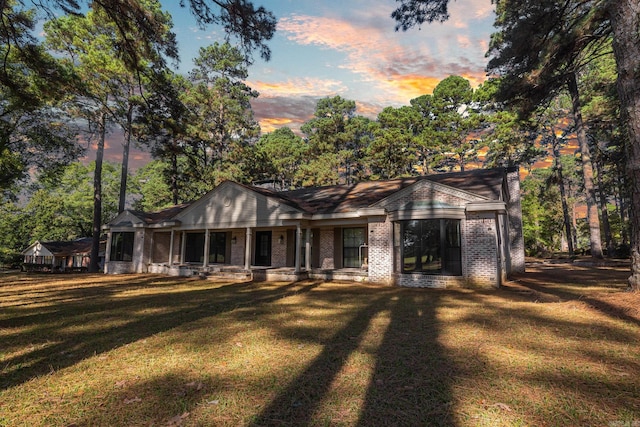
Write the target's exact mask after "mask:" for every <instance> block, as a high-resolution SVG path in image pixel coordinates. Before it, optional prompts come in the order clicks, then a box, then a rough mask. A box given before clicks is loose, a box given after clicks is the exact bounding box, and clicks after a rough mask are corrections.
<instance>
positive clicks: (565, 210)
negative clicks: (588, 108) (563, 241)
mask: <svg viewBox="0 0 640 427" xmlns="http://www.w3.org/2000/svg"><path fill="white" fill-rule="evenodd" d="M551 134H552V135H551V138H552V141H553V148H552V149H553V164H554V167H555V169H556V174H557V175H558V185H559V186H560V201H561V202H562V218H563V220H564V232H565V234H566V236H567V245H568V246H569V256H573V255H575V248H574V246H573V232H572V229H571V217H570V216H569V206H568V204H567V193H566V191H565V188H564V177H563V176H562V163H561V162H560V147H559V144H558V138H556V132H555V129H553V127H551Z"/></svg>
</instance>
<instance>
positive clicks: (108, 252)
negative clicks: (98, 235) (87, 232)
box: [104, 231, 112, 273]
mask: <svg viewBox="0 0 640 427" xmlns="http://www.w3.org/2000/svg"><path fill="white" fill-rule="evenodd" d="M111 238H112V234H111V231H109V232H108V233H107V247H106V248H104V265H105V268H104V271H105V273H106V272H107V263H108V262H109V260H110V259H111Z"/></svg>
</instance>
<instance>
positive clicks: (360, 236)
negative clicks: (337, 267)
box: [342, 227, 366, 268]
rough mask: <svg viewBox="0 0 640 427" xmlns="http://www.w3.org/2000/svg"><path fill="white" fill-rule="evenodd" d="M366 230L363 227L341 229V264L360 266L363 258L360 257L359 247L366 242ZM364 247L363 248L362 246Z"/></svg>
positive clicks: (344, 265)
mask: <svg viewBox="0 0 640 427" xmlns="http://www.w3.org/2000/svg"><path fill="white" fill-rule="evenodd" d="M365 237H366V230H365V228H363V227H358V228H343V229H342V266H343V267H355V268H360V267H361V266H362V262H363V260H362V259H360V258H361V257H362V256H364V254H361V249H360V247H361V246H362V245H364V244H365V243H366V240H365ZM363 249H364V248H363Z"/></svg>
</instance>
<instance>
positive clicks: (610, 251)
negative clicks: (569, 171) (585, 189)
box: [594, 156, 615, 258]
mask: <svg viewBox="0 0 640 427" xmlns="http://www.w3.org/2000/svg"><path fill="white" fill-rule="evenodd" d="M594 165H595V167H596V172H597V175H596V180H597V181H598V192H599V193H600V197H599V198H598V200H599V201H600V214H601V216H602V231H604V241H605V246H606V248H607V258H611V257H612V256H613V255H614V252H615V247H614V244H613V236H612V235H611V225H610V223H609V211H608V209H607V195H606V194H605V192H604V189H603V185H602V174H603V170H602V169H603V168H602V162H601V156H597V157H596V161H595V162H594Z"/></svg>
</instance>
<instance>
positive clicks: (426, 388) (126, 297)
mask: <svg viewBox="0 0 640 427" xmlns="http://www.w3.org/2000/svg"><path fill="white" fill-rule="evenodd" d="M553 268H555V269H556V270H546V267H540V268H534V269H532V272H530V273H527V274H526V275H524V276H523V277H521V278H520V279H519V280H518V281H516V282H512V283H510V284H508V286H507V287H505V288H504V289H501V290H498V291H471V290H465V289H453V290H415V289H400V288H392V287H384V286H376V285H366V284H351V283H322V282H314V281H307V282H300V283H222V282H215V281H206V280H195V279H174V278H166V277H159V276H150V275H142V276H137V275H135V276H134V275H131V276H101V275H100V276H98V275H74V276H59V275H18V274H14V275H3V276H2V277H0V280H1V282H0V283H1V284H0V425H1V426H85V425H86V426H96V425H98V426H100V425H104V426H115V425H127V426H137V425H140V426H143V425H144V426H147V425H161V426H167V425H173V426H178V425H180V426H214V425H215V426H221V425H222V426H225V425H228V426H240V425H242V426H262V425H322V426H324V425H332V426H340V425H345V426H346V425H349V426H352V425H358V426H367V425H372V426H385V425H388V426H398V425H408V426H409V425H454V426H479V425H480V426H482V425H484V426H514V425H530V426H534V425H535V426H544V425H549V426H565V425H609V424H612V423H613V424H612V425H615V423H620V424H619V425H626V424H624V423H633V422H639V423H640V399H639V398H640V349H639V346H638V342H640V320H639V319H640V316H638V315H637V311H634V308H633V307H636V308H638V307H639V305H638V303H639V302H640V298H639V296H638V295H636V294H629V293H625V292H624V283H625V279H626V276H627V273H626V272H624V271H621V270H616V269H608V270H603V269H594V268H586V267H584V268H578V267H574V268H573V269H572V270H571V271H567V272H564V271H563V272H560V273H561V274H558V271H557V269H558V268H562V267H558V266H555V267H553ZM558 277H559V278H560V279H558Z"/></svg>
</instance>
